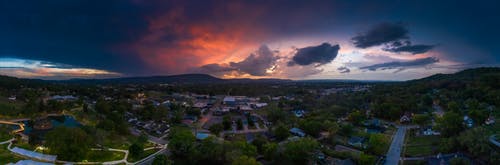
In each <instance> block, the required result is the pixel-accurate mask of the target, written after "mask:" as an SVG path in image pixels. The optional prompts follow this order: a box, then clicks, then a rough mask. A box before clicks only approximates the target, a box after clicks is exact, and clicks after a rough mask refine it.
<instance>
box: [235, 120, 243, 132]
mask: <svg viewBox="0 0 500 165" xmlns="http://www.w3.org/2000/svg"><path fill="white" fill-rule="evenodd" d="M236 128H237V129H238V130H242V129H243V121H242V120H241V119H238V120H237V121H236Z"/></svg>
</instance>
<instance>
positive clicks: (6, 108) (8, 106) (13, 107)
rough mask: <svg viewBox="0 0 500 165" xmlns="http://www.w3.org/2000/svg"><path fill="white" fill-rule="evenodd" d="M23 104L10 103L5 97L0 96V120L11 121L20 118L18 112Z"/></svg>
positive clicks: (18, 102)
mask: <svg viewBox="0 0 500 165" xmlns="http://www.w3.org/2000/svg"><path fill="white" fill-rule="evenodd" d="M22 107H24V103H23V102H21V101H10V100H8V99H7V98H5V97H2V96H0V119H12V118H17V117H23V116H20V115H19V114H20V113H19V112H20V111H21V109H22Z"/></svg>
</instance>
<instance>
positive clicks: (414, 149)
mask: <svg viewBox="0 0 500 165" xmlns="http://www.w3.org/2000/svg"><path fill="white" fill-rule="evenodd" d="M439 140H440V137H439V136H418V137H409V138H408V139H407V141H406V145H405V156H409V157H415V156H428V155H433V154H435V150H436V148H437V145H438V144H439Z"/></svg>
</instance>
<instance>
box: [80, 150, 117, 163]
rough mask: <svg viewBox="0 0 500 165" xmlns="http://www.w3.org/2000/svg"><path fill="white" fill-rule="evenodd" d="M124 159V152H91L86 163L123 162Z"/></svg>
mask: <svg viewBox="0 0 500 165" xmlns="http://www.w3.org/2000/svg"><path fill="white" fill-rule="evenodd" d="M124 157H125V153H123V152H115V151H91V152H90V153H89V154H88V155H87V159H86V161H88V162H106V161H115V160H121V159H123V158H124Z"/></svg>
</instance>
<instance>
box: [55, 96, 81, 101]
mask: <svg viewBox="0 0 500 165" xmlns="http://www.w3.org/2000/svg"><path fill="white" fill-rule="evenodd" d="M76 99H77V98H76V97H75V96H71V95H65V96H60V95H55V96H52V97H50V100H56V101H72V100H76Z"/></svg>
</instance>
